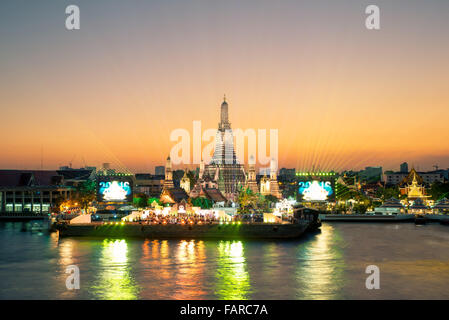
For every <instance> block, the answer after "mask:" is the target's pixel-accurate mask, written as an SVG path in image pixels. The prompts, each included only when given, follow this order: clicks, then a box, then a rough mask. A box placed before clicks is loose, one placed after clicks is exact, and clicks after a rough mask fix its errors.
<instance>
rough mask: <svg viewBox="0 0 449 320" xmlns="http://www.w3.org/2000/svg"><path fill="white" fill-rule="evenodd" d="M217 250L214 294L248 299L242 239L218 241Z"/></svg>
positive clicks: (248, 282)
mask: <svg viewBox="0 0 449 320" xmlns="http://www.w3.org/2000/svg"><path fill="white" fill-rule="evenodd" d="M217 251H218V256H217V271H216V289H215V294H216V295H217V297H218V299H221V300H244V299H249V297H250V296H249V294H250V291H251V285H250V281H249V274H248V270H247V266H246V261H245V256H244V246H243V243H242V241H220V242H219V243H218V246H217Z"/></svg>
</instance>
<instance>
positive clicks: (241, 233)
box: [56, 221, 309, 240]
mask: <svg viewBox="0 0 449 320" xmlns="http://www.w3.org/2000/svg"><path fill="white" fill-rule="evenodd" d="M308 226H309V223H308V222H307V221H299V222H297V223H286V224H274V223H273V224H272V223H248V224H246V223H227V224H226V223H222V224H220V223H212V224H191V225H190V224H189V225H187V224H185V225H182V224H140V223H124V222H116V223H84V224H67V223H59V224H57V225H56V228H57V229H58V230H59V236H60V237H94V238H146V239H227V240H229V239H294V238H298V237H300V236H301V235H302V234H303V233H304V232H305V231H306V230H307V228H308Z"/></svg>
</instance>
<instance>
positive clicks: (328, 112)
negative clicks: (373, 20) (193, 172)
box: [0, 0, 449, 172]
mask: <svg viewBox="0 0 449 320" xmlns="http://www.w3.org/2000/svg"><path fill="white" fill-rule="evenodd" d="M69 4H77V5H79V7H80V11H81V30H79V31H67V30H66V29H65V19H66V14H65V7H66V6H67V5H69ZM368 4H377V5H379V7H380V10H381V30H379V31H370V30H367V29H366V28H365V22H364V21H365V17H366V15H365V13H364V11H365V7H366V6H367V5H368ZM448 31H449V1H447V0H439V1H437V0H427V1H424V0H421V1H414V0H402V1H401V0H395V1H392V0H390V1H380V0H370V1H361V0H338V1H336V0H327V1H322V0H319V1H311V0H310V1H300V0H291V1H283V0H281V1H273V0H271V1H265V0H244V1H243V0H239V1H235V0H231V1H215V0H214V1H211V0H192V1H191V0H164V1H162V0H160V1H112V0H108V1H100V0H96V1H75V0H70V1H50V0H49V1H42V0H39V1H19V0H2V1H1V2H0V110H1V120H0V122H1V126H0V133H1V139H0V150H1V157H0V168H23V169H25V168H27V169H31V168H36V169H37V168H40V167H41V154H42V155H43V156H42V159H43V168H44V169H54V168H57V167H58V166H60V165H68V163H69V162H70V161H72V163H73V166H74V167H79V166H84V164H86V165H93V166H99V165H100V164H101V163H103V162H110V163H111V165H112V166H113V167H116V168H118V169H122V170H129V171H132V172H136V171H143V172H145V171H153V167H154V166H155V165H159V164H164V159H165V158H166V156H167V154H168V153H169V151H170V149H171V147H172V146H173V145H174V144H175V143H174V142H170V140H169V135H170V132H171V131H172V130H173V129H176V128H185V129H187V130H189V131H191V132H192V121H193V120H202V126H203V128H215V127H216V126H217V123H218V121H219V106H220V104H221V101H222V97H223V94H224V93H226V96H227V98H228V99H227V100H228V102H229V108H230V111H229V113H230V121H231V123H232V126H233V128H242V129H248V128H254V129H259V128H262V129H270V128H274V129H279V166H280V167H296V168H297V169H298V170H309V169H311V168H312V167H313V166H314V167H315V168H320V169H322V170H326V169H334V170H342V169H351V168H354V169H360V168H363V167H365V166H372V165H382V166H383V167H384V168H385V169H391V168H393V169H398V166H399V164H400V163H401V162H403V161H408V162H409V164H410V165H414V166H415V167H416V168H419V169H421V170H425V169H432V165H434V164H438V165H439V167H440V168H447V167H449V143H448V141H449V130H448V118H449V117H448V116H449V59H448V57H449V36H448V34H449V32H448ZM41 150H42V151H41ZM182 167H183V166H182Z"/></svg>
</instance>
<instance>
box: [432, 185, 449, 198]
mask: <svg viewBox="0 0 449 320" xmlns="http://www.w3.org/2000/svg"><path fill="white" fill-rule="evenodd" d="M429 195H431V196H432V199H433V200H440V199H442V198H448V197H449V182H445V183H443V182H440V181H436V182H434V183H433V184H432V185H431V186H430V188H429Z"/></svg>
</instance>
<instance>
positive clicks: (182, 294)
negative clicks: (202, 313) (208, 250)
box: [173, 240, 205, 300]
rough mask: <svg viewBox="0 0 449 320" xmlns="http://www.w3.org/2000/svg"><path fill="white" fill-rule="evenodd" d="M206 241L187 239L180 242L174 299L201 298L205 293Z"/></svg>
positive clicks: (177, 253) (177, 252) (177, 254)
mask: <svg viewBox="0 0 449 320" xmlns="http://www.w3.org/2000/svg"><path fill="white" fill-rule="evenodd" d="M204 260H205V253H204V242H203V241H195V240H190V241H185V240H182V241H181V242H179V245H178V248H177V251H176V264H177V269H176V274H175V275H174V277H175V283H176V287H177V288H178V289H177V290H176V291H175V292H174V294H173V299H181V300H183V299H194V300H195V299H201V298H203V297H204V295H205V291H204V290H203V289H202V288H203V287H204V286H203V282H204V279H203V275H204Z"/></svg>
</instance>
